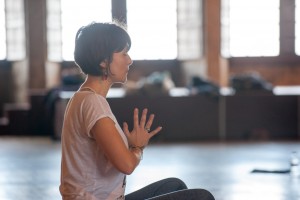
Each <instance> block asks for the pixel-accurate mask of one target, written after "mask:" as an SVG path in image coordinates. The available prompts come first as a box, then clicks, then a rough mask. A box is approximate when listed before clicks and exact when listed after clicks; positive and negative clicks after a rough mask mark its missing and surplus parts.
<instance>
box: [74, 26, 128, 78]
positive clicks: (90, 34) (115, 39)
mask: <svg viewBox="0 0 300 200" xmlns="http://www.w3.org/2000/svg"><path fill="white" fill-rule="evenodd" d="M126 47H127V49H128V50H129V49H130V47H131V39H130V36H129V34H128V33H127V31H126V29H125V27H124V26H123V25H122V24H120V23H118V22H112V23H96V22H92V23H90V24H88V25H86V26H83V27H81V28H80V29H79V30H78V31H77V34H76V38H75V50H74V60H75V63H76V64H77V65H78V66H79V68H80V69H81V71H82V72H83V73H84V74H90V75H94V76H101V75H103V71H102V70H101V69H100V66H99V65H100V63H101V62H103V61H107V62H108V63H109V64H110V63H111V62H112V54H113V53H116V52H120V51H122V50H124V49H125V48H126Z"/></svg>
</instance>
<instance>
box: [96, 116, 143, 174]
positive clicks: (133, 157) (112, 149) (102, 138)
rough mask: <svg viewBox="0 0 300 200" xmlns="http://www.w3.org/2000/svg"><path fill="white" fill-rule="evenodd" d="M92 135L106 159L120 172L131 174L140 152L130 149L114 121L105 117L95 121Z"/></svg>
mask: <svg viewBox="0 0 300 200" xmlns="http://www.w3.org/2000/svg"><path fill="white" fill-rule="evenodd" d="M91 131H92V135H93V136H94V138H95V140H96V142H97V144H98V145H99V146H100V147H101V149H102V150H103V152H104V154H105V156H106V157H107V159H108V160H109V161H110V162H111V163H112V164H113V165H114V166H115V167H116V168H117V169H118V170H119V171H120V172H122V173H124V174H131V173H132V172H133V170H134V169H135V168H136V166H137V165H138V164H139V162H140V158H141V156H142V152H138V151H137V150H135V151H130V149H128V148H127V147H126V145H125V143H124V141H123V139H122V138H121V136H120V134H119V133H118V130H117V129H116V127H115V123H114V121H113V120H112V119H111V118H109V117H105V118H102V119H100V120H98V121H97V122H96V124H95V125H94V127H93V128H92V130H91Z"/></svg>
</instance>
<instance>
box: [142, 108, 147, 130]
mask: <svg viewBox="0 0 300 200" xmlns="http://www.w3.org/2000/svg"><path fill="white" fill-rule="evenodd" d="M147 112H148V109H147V108H145V109H144V110H143V112H142V117H141V121H140V127H141V128H144V127H145V123H146V119H147Z"/></svg>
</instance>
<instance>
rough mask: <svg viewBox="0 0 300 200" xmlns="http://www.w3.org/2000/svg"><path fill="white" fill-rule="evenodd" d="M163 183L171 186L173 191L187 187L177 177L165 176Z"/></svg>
mask: <svg viewBox="0 0 300 200" xmlns="http://www.w3.org/2000/svg"><path fill="white" fill-rule="evenodd" d="M164 181H165V184H168V185H169V186H170V187H173V188H174V190H175V191H177V190H185V189H187V186H186V184H185V183H184V182H183V181H182V180H181V179H179V178H175V177H172V178H167V179H165V180H164Z"/></svg>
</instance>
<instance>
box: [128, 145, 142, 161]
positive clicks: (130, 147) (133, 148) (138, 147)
mask: <svg viewBox="0 0 300 200" xmlns="http://www.w3.org/2000/svg"><path fill="white" fill-rule="evenodd" d="M144 148H145V147H140V146H129V149H132V150H135V149H138V150H140V152H141V153H140V155H139V157H140V158H139V159H140V160H142V159H143V150H144ZM134 154H135V153H134ZM135 155H137V154H135Z"/></svg>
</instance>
